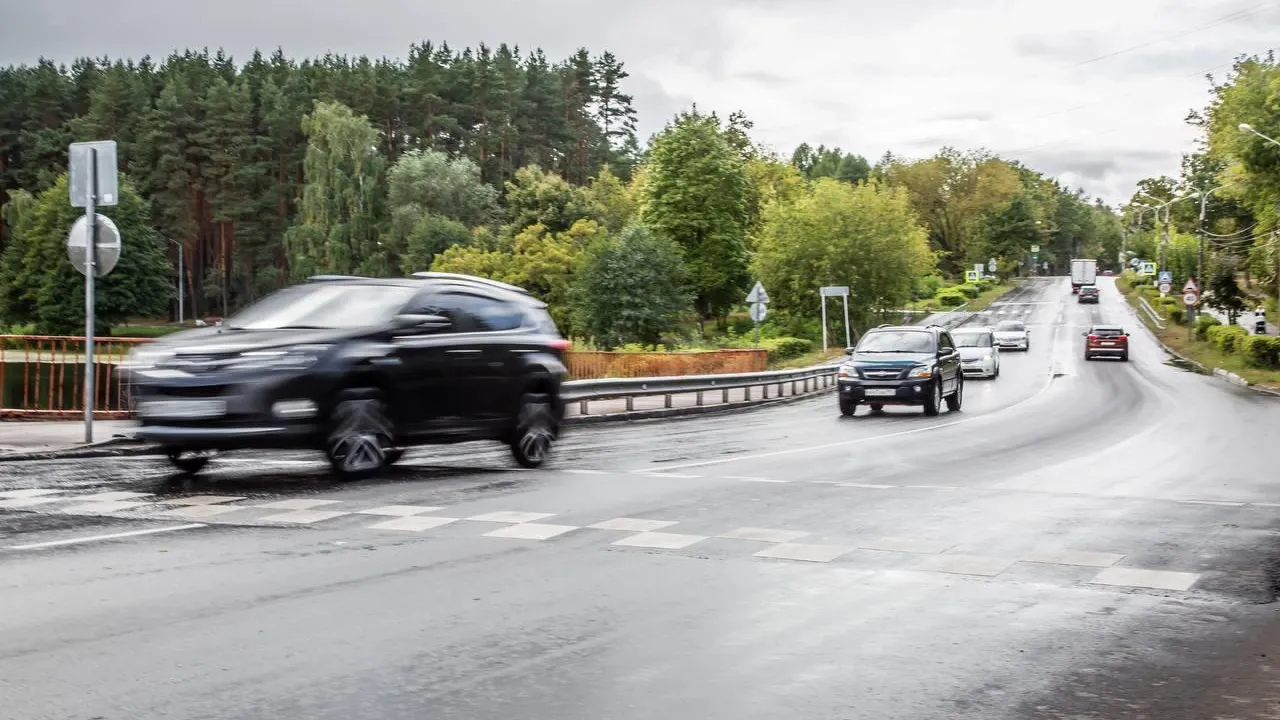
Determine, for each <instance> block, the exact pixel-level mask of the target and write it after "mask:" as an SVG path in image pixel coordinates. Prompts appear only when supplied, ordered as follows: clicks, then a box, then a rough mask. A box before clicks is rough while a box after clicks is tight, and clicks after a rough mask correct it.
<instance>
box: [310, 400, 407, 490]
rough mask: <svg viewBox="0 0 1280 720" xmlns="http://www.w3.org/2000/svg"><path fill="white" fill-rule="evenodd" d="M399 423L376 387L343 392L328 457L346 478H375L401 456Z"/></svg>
mask: <svg viewBox="0 0 1280 720" xmlns="http://www.w3.org/2000/svg"><path fill="white" fill-rule="evenodd" d="M397 452H398V451H397V449H396V447H395V426H394V425H393V423H392V422H391V418H390V416H389V415H388V412H387V404H386V403H385V402H384V401H383V399H382V396H381V393H379V392H378V391H377V390H373V389H357V390H348V391H345V392H344V393H343V394H342V397H341V398H340V399H339V401H338V403H337V405H335V406H334V408H333V413H332V415H331V417H330V420H329V434H328V436H327V438H326V440H325V456H326V457H327V458H328V459H329V464H330V465H331V466H332V467H333V469H334V471H335V472H337V473H338V475H339V476H341V477H342V478H343V479H346V480H360V479H363V478H369V477H374V476H376V475H378V474H380V473H381V472H382V471H383V470H386V469H387V466H389V465H390V464H391V463H392V462H394V461H395V459H399V458H398V455H397Z"/></svg>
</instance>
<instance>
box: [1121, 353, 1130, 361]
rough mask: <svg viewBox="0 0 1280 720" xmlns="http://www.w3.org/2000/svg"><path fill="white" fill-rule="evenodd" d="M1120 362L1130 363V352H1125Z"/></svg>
mask: <svg viewBox="0 0 1280 720" xmlns="http://www.w3.org/2000/svg"><path fill="white" fill-rule="evenodd" d="M1120 360H1121V362H1129V351H1128V350H1125V351H1124V354H1123V355H1121V356H1120Z"/></svg>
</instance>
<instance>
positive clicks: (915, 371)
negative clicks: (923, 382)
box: [907, 365, 933, 378]
mask: <svg viewBox="0 0 1280 720" xmlns="http://www.w3.org/2000/svg"><path fill="white" fill-rule="evenodd" d="M907 377H913V378H928V377H933V366H932V365H921V366H919V367H914V368H911V374H910V375H908V376H907Z"/></svg>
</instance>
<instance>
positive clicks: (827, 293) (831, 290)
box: [818, 285, 852, 353]
mask: <svg viewBox="0 0 1280 720" xmlns="http://www.w3.org/2000/svg"><path fill="white" fill-rule="evenodd" d="M818 294H819V295H821V296H822V352H824V353H825V352H826V351H827V298H829V297H840V298H844V346H845V347H849V345H850V343H851V342H852V340H851V339H850V337H849V287H848V286H847V285H828V286H824V287H820V288H818Z"/></svg>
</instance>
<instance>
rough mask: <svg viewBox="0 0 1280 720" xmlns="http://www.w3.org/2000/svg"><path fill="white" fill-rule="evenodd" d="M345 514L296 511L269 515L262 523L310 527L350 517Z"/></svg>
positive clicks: (325, 511) (262, 519)
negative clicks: (322, 522)
mask: <svg viewBox="0 0 1280 720" xmlns="http://www.w3.org/2000/svg"><path fill="white" fill-rule="evenodd" d="M350 514H351V513H345V512H330V511H327V510H294V511H293V512H287V513H280V514H279V515H268V516H267V517H264V518H260V520H261V521H262V522H280V523H295V524H298V525H310V524H311V523H317V522H321V521H323V520H332V519H334V518H336V517H342V516H343V515H350Z"/></svg>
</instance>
